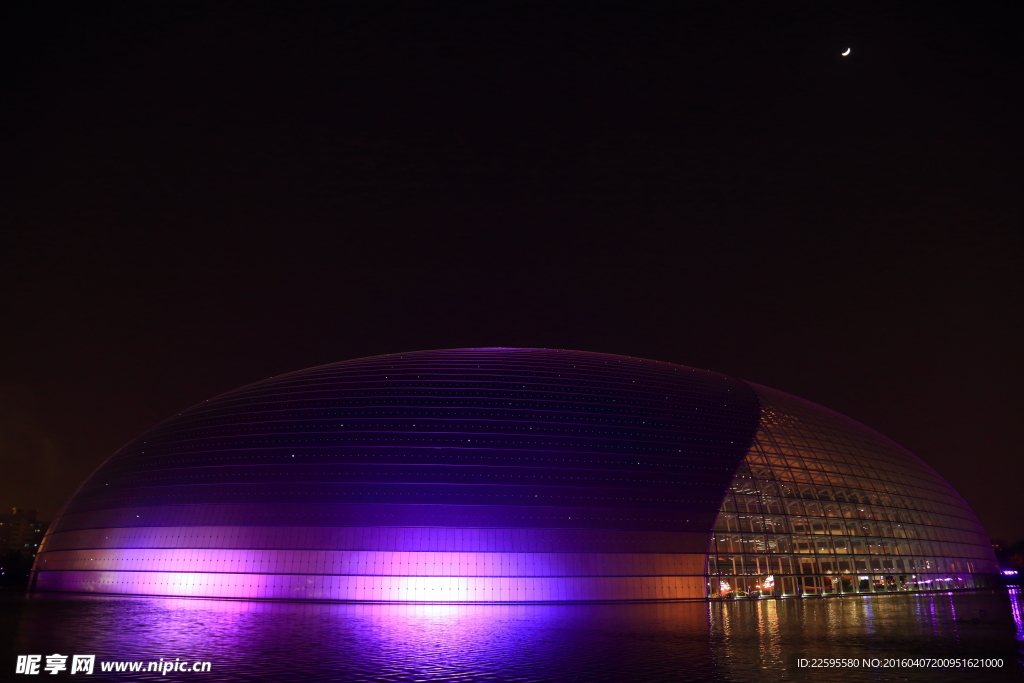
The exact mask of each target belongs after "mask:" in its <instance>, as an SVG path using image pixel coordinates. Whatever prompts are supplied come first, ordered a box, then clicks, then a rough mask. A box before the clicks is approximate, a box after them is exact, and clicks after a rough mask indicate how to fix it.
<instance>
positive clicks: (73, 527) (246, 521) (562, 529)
mask: <svg viewBox="0 0 1024 683" xmlns="http://www.w3.org/2000/svg"><path fill="white" fill-rule="evenodd" d="M996 573H997V565H996V562H995V558H994V554H993V551H992V548H991V547H990V545H989V541H988V538H987V536H986V535H985V533H984V530H983V529H982V527H981V525H980V524H979V523H978V521H977V519H976V518H975V516H974V515H973V513H972V512H971V510H970V508H969V507H968V506H967V504H966V503H965V502H964V501H963V499H962V498H961V497H960V496H959V495H958V494H957V493H956V491H955V490H953V488H952V487H951V486H950V485H949V484H948V483H946V482H945V481H944V480H943V479H942V478H941V477H940V476H939V475H938V474H937V473H936V472H935V471H934V470H932V469H931V468H930V467H928V466H927V465H926V464H925V463H924V462H922V461H921V460H920V459H918V458H916V457H915V456H913V455H912V454H910V453H909V452H907V451H906V450H905V449H903V448H901V447H900V446H898V445H897V444H895V443H893V442H892V441H890V440H888V439H886V438H885V437H883V436H881V435H879V434H878V433H877V432H874V431H873V430H871V429H869V428H867V427H865V426H863V425H860V424H859V423H857V422H855V421H853V420H850V419H849V418H846V417H844V416H842V415H839V414H837V413H834V412H832V411H829V410H827V409H824V408H822V407H820V406H816V405H814V404H812V403H809V402H807V401H803V400H801V399H798V398H796V397H793V396H790V395H787V394H784V393H782V392H778V391H775V390H772V389H768V388H766V387H761V386H758V385H753V384H750V383H747V382H743V381H741V380H736V379H733V378H729V377H726V376H724V375H720V374H717V373H712V372H707V371H703V370H696V369H693V368H687V367H683V366H678V365H673V364H670V363H661V362H657V361H649V360H643V359H637V358H628V357H622V356H613V355H608V354H598V353H585V352H575V351H558V350H547V349H500V348H492V349H454V350H443V351H425V352H416V353H404V354H391V355H386V356H376V357H372V358H363V359H357V360H353V361H346V362H341V363H334V364H330V365H325V366H320V367H316V368H310V369H308V370H302V371H298V372H293V373H289V374H286V375H281V376H278V377H273V378H270V379H267V380H264V381H262V382H257V383H255V384H252V385H248V386H246V387H242V388H240V389H237V390H235V391H232V392H228V393H226V394H223V395H221V396H218V397H216V398H213V399H210V400H208V401H204V402H203V403H201V404H199V405H197V406H195V407H193V408H191V409H189V410H186V411H183V412H182V413H181V414H180V415H177V416H174V417H172V418H171V419H169V420H167V421H165V422H163V423H161V424H160V425H157V426H156V427H154V428H153V429H151V430H149V431H148V432H146V433H145V434H143V435H141V436H140V437H139V438H137V439H135V440H134V441H132V442H131V443H129V444H128V445H126V446H125V447H124V448H122V449H121V450H120V451H118V452H117V453H115V454H114V455H113V456H112V457H111V458H110V459H109V460H108V461H107V462H105V463H104V464H103V465H102V466H101V467H100V468H99V469H98V470H97V471H96V472H95V473H94V474H93V475H92V476H91V477H90V478H89V479H88V480H87V481H86V482H85V483H84V484H83V485H82V487H81V488H80V489H79V491H78V492H76V494H75V495H74V496H73V497H72V499H71V500H70V501H69V502H68V504H67V505H66V506H65V508H64V510H62V511H61V513H60V515H58V517H57V519H56V520H55V521H54V523H53V525H52V526H51V527H50V531H49V533H48V534H47V536H46V538H45V539H44V541H43V543H42V545H41V547H40V551H39V554H38V556H37V558H36V564H35V568H34V571H33V579H32V584H31V587H32V589H34V590H37V591H71V592H92V593H115V594H118V593H120V594H142V595H175V596H200V597H229V598H279V599H314V600H360V601H427V602H538V601H539V602H548V601H555V602H557V601H588V600H680V599H707V598H733V597H758V596H760V597H766V596H796V595H842V594H863V593H877V592H886V593H888V592H907V591H922V590H956V589H969V588H974V587H985V586H989V585H994V578H993V577H994V575H995V574H996Z"/></svg>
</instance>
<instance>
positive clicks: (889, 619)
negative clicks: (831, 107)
mask: <svg viewBox="0 0 1024 683" xmlns="http://www.w3.org/2000/svg"><path fill="white" fill-rule="evenodd" d="M1022 615H1024V596H1022V595H1021V592H1020V590H1019V589H1010V590H1009V591H1006V590H1003V591H991V592H972V593H956V594H918V595H876V596H871V597H867V596H864V597H844V598H809V599H800V598H794V599H784V600H740V601H732V602H715V603H701V602H692V603H669V604H650V603H649V604H574V605H465V604H462V605H422V604H421V605H414V604H404V605H395V604H391V605H381V604H376V605H375V604H318V603H283V602H256V601H243V600H204V599H180V598H134V597H108V596H69V595H57V594H45V595H35V596H24V595H22V594H21V593H18V592H14V591H7V592H5V593H2V594H0V636H2V637H3V645H2V647H3V648H4V650H5V651H4V663H3V666H4V667H6V669H7V673H5V675H4V676H0V679H2V680H39V678H38V677H36V676H31V677H29V676H22V675H17V674H16V673H14V672H15V671H16V665H17V655H33V654H36V655H42V661H41V662H40V663H39V665H38V666H40V667H44V666H46V664H47V660H46V656H47V655H52V654H62V655H72V656H73V655H75V654H85V655H95V657H96V658H95V663H94V673H93V674H92V676H82V675H80V674H71V673H70V669H71V658H70V657H69V659H68V660H67V663H66V667H67V669H66V670H60V671H58V673H57V674H55V675H50V674H48V672H47V671H45V670H42V668H40V675H41V676H46V678H45V679H44V680H63V679H64V678H65V677H66V678H70V679H71V680H78V679H79V678H84V679H85V680H112V681H114V680H116V681H153V680H178V681H190V682H191V681H195V682H199V681H205V682H210V683H213V682H221V681H269V682H272V683H273V682H277V681H282V682H283V681H356V682H364V681H365V682H370V681H374V682H376V681H385V682H387V681H396V682H397V681H403V682H405V681H408V682H413V681H416V682H420V681H422V682H427V681H452V682H456V681H457V682H467V681H491V682H496V683H513V682H515V683H529V682H532V681H649V682H652V683H657V682H660V681H737V682H747V681H750V682H754V681H756V682H758V683H764V682H767V681H828V682H843V681H869V680H870V681H929V682H931V683H935V682H939V683H941V682H943V681H1011V680H1012V681H1018V680H1024V675H1022V672H1024V668H1022V661H1024V616H1022ZM908 658H941V659H956V658H963V659H981V660H985V659H987V660H996V662H998V661H999V660H1002V666H1001V667H992V668H955V667H954V668H949V667H947V668H938V669H936V668H916V667H909V666H906V664H907V662H902V663H901V662H899V661H898V660H901V659H908ZM161 659H162V660H163V662H166V663H167V664H163V663H161ZM801 659H806V660H808V663H812V662H814V660H816V659H832V660H835V659H840V660H857V665H856V666H849V665H848V664H849V662H847V666H844V667H840V668H812V667H809V666H804V667H801V666H799V660H801ZM864 660H869V661H868V662H866V663H865V662H864ZM871 660H878V661H877V662H873V661H871ZM886 660H897V662H896V665H897V666H896V667H892V666H886V664H892V663H893V662H887V661H886ZM136 661H137V662H141V664H140V666H142V667H143V670H142V671H140V672H132V671H130V670H125V671H107V672H104V671H102V670H101V667H102V666H103V665H104V664H106V665H107V666H115V667H116V666H117V664H116V662H136ZM151 661H152V662H157V668H159V667H161V666H163V667H164V668H167V667H170V666H177V667H179V668H180V667H181V666H182V664H181V663H180V662H186V663H187V665H186V666H188V667H191V666H192V665H194V664H195V663H196V662H200V663H202V662H209V663H210V664H209V671H208V672H204V671H191V670H185V671H179V670H171V671H169V672H167V674H166V676H162V675H161V674H160V673H159V672H158V671H153V672H150V671H146V670H145V667H148V666H149V664H148V663H149V662H151ZM901 664H902V665H901ZM26 666H27V664H26ZM58 666H59V661H58ZM123 666H125V667H126V668H130V666H131V664H124V665H123ZM199 666H200V669H201V668H202V666H203V665H202V664H200V665H199Z"/></svg>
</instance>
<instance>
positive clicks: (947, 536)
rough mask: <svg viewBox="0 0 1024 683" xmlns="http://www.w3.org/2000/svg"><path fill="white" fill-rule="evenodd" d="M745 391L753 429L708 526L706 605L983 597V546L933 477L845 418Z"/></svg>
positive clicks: (992, 568)
mask: <svg viewBox="0 0 1024 683" xmlns="http://www.w3.org/2000/svg"><path fill="white" fill-rule="evenodd" d="M753 386H754V388H755V389H756V391H757V393H758V395H759V397H760V399H761V404H762V417H761V423H760V426H759V429H758V431H757V435H756V437H755V439H754V443H753V445H752V446H751V449H750V452H749V453H748V454H747V456H746V458H745V460H744V462H743V463H742V464H741V465H740V467H739V469H738V470H737V474H736V476H735V478H734V480H733V482H732V485H731V486H730V488H729V491H728V493H727V494H726V496H725V500H724V502H723V504H722V509H721V511H720V512H719V515H718V518H717V520H716V524H715V527H714V532H713V534H712V540H711V547H710V548H709V553H708V594H709V597H711V598H742V597H785V596H810V595H841V594H857V593H891V592H899V591H925V590H952V589H967V588H975V587H984V586H987V585H992V575H994V574H995V573H996V572H997V571H998V568H997V565H996V562H995V557H994V555H993V552H992V548H991V546H990V544H989V540H988V537H987V536H986V535H985V533H984V530H983V529H982V527H981V525H980V524H979V523H978V521H977V519H976V518H975V516H974V514H973V513H972V512H971V510H970V508H969V507H968V506H967V504H966V503H965V502H964V500H963V499H962V498H961V497H960V496H959V495H958V494H957V493H956V491H955V490H953V488H952V487H951V486H950V485H949V484H948V483H946V482H945V480H943V479H942V478H941V477H940V476H939V475H938V474H937V473H936V472H935V471H934V470H932V469H931V468H930V467H928V466H927V465H926V464H924V463H923V462H922V461H921V460H920V459H918V458H916V457H915V456H914V455H912V454H911V453H909V452H908V451H906V450H905V449H903V448H901V447H900V446H898V445H897V444H895V443H894V442H892V441H890V440H889V439H886V438H885V437H883V436H881V435H880V434H878V433H877V432H874V431H873V430H870V429H868V428H867V427H864V426H863V425H861V424H859V423H857V422H854V421H853V420H850V419H849V418H846V417H843V416H841V415H839V414H838V413H834V412H832V411H829V410H826V409H824V408H821V407H820V406H816V405H814V404H812V403H809V402H807V401H803V400H801V399H798V398H796V397H794V396H790V395H788V394H784V393H782V392H778V391H775V390H772V389H767V388H765V387H760V386H757V385H753Z"/></svg>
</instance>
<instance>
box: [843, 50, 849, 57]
mask: <svg viewBox="0 0 1024 683" xmlns="http://www.w3.org/2000/svg"><path fill="white" fill-rule="evenodd" d="M849 54H850V48H846V52H844V53H843V56H844V57H846V56H847V55H849Z"/></svg>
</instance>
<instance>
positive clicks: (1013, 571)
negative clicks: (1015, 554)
mask: <svg viewBox="0 0 1024 683" xmlns="http://www.w3.org/2000/svg"><path fill="white" fill-rule="evenodd" d="M1003 576H1017V570H1016V569H1004V570H1003Z"/></svg>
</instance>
